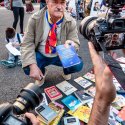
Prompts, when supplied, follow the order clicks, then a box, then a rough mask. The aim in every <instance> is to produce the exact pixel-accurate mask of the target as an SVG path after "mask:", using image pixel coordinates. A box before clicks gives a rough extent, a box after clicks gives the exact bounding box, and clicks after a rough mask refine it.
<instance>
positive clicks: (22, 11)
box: [19, 7, 24, 34]
mask: <svg viewBox="0 0 125 125" xmlns="http://www.w3.org/2000/svg"><path fill="white" fill-rule="evenodd" d="M19 15H20V33H21V34H23V21H24V8H23V7H21V8H20V9H19Z"/></svg>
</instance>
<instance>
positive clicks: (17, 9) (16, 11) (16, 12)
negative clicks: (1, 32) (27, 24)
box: [13, 7, 19, 30]
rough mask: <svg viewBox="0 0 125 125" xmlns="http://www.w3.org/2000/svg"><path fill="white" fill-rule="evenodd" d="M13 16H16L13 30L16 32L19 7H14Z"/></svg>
mask: <svg viewBox="0 0 125 125" xmlns="http://www.w3.org/2000/svg"><path fill="white" fill-rule="evenodd" d="M13 15H14V22H13V28H14V29H15V30H16V26H17V23H18V19H19V7H13Z"/></svg>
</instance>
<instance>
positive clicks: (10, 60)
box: [1, 53, 16, 68]
mask: <svg viewBox="0 0 125 125" xmlns="http://www.w3.org/2000/svg"><path fill="white" fill-rule="evenodd" d="M1 64H2V65H4V66H6V67H8V68H13V67H15V66H16V65H15V56H14V55H12V54H11V53H9V57H8V59H7V60H1Z"/></svg>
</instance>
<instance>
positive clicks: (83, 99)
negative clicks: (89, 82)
mask: <svg viewBox="0 0 125 125" xmlns="http://www.w3.org/2000/svg"><path fill="white" fill-rule="evenodd" d="M74 94H75V96H76V97H77V98H78V99H79V100H80V101H81V102H82V104H85V103H87V102H89V101H91V100H93V98H92V96H90V95H88V94H87V93H85V92H84V90H80V91H76V92H74Z"/></svg>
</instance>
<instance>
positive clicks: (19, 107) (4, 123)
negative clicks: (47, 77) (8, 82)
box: [0, 83, 43, 125]
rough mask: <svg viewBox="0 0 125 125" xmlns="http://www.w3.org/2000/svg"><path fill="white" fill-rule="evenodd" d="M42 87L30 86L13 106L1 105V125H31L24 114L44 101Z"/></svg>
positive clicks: (22, 92)
mask: <svg viewBox="0 0 125 125" xmlns="http://www.w3.org/2000/svg"><path fill="white" fill-rule="evenodd" d="M41 89H42V88H41V86H39V85H36V84H34V83H30V84H28V85H27V86H26V87H25V88H23V89H22V90H21V92H20V94H19V95H18V96H17V98H16V100H15V102H14V103H13V104H10V103H4V104H1V105H0V125H31V123H30V121H29V119H27V118H25V117H24V115H23V113H25V112H28V111H30V110H33V109H34V108H35V107H36V106H38V105H39V103H40V102H41V101H42V100H43V96H42V94H41V91H42V90H41Z"/></svg>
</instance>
